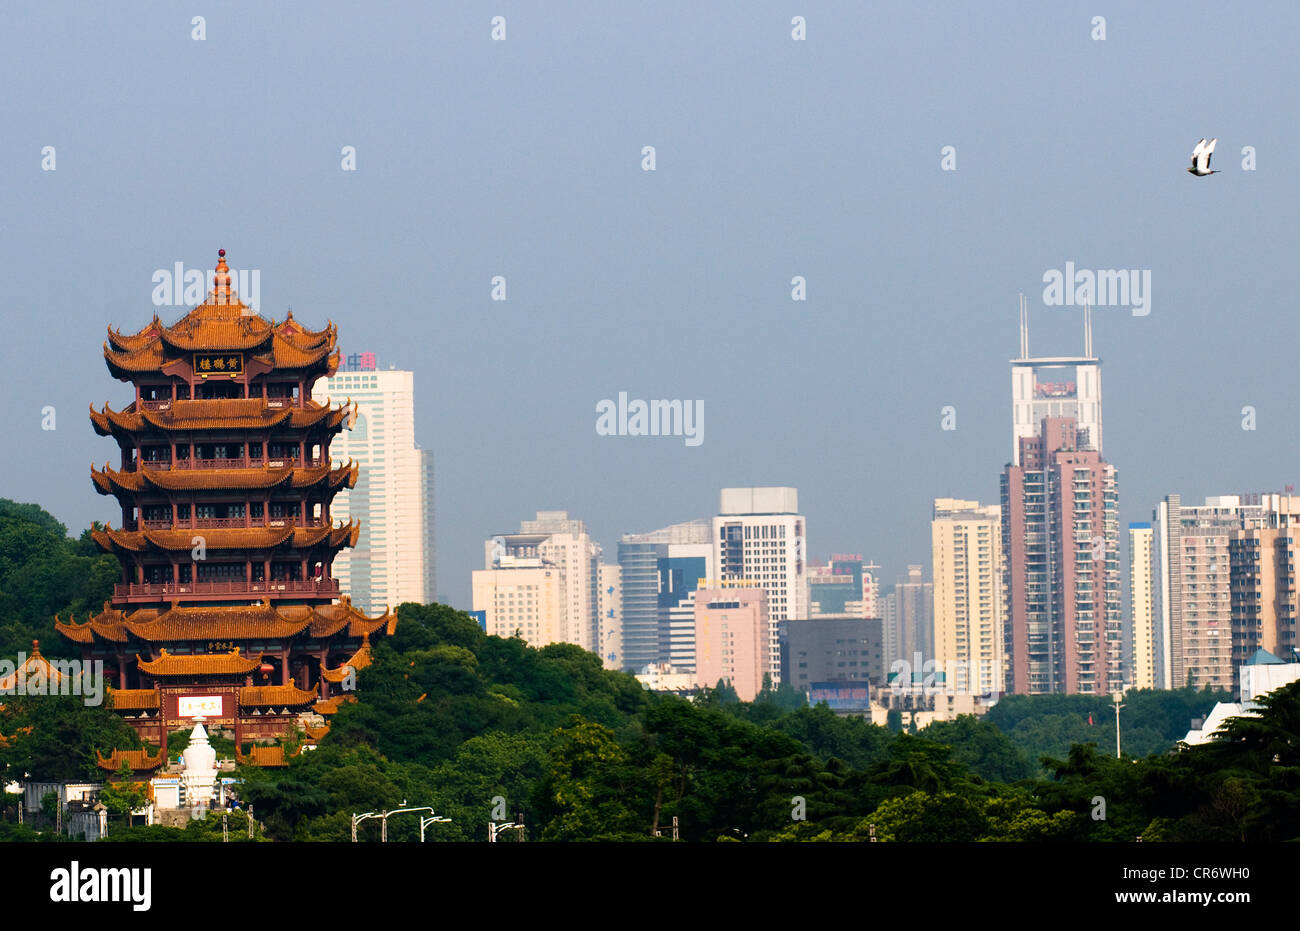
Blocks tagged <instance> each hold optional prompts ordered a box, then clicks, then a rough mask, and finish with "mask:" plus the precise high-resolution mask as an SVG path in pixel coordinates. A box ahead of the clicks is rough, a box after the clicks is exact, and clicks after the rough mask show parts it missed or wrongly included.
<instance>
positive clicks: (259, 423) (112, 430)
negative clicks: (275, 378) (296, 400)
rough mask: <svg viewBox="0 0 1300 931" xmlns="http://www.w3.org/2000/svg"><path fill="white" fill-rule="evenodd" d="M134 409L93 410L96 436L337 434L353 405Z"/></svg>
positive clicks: (260, 403)
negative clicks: (313, 430) (311, 430)
mask: <svg viewBox="0 0 1300 931" xmlns="http://www.w3.org/2000/svg"><path fill="white" fill-rule="evenodd" d="M136 408H137V405H136V404H135V402H132V403H131V404H130V405H129V406H128V407H127V408H126V409H125V410H121V411H115V410H112V409H110V408H109V406H108V405H107V404H105V405H104V406H103V407H102V408H100V409H99V410H98V411H97V410H95V407H94V405H93V404H92V405H91V407H90V422H91V424H93V425H94V428H95V432H96V433H98V434H99V435H100V436H112V435H117V436H131V435H134V434H137V433H148V432H163V433H175V432H188V433H192V432H194V431H198V430H223V431H231V430H270V429H272V428H276V427H282V428H289V429H294V430H301V429H305V428H307V427H314V426H318V425H324V426H325V427H326V428H327V429H329V430H337V429H342V428H343V426H344V425H345V424H346V425H350V424H351V423H352V422H353V421H354V420H355V418H356V412H357V404H356V402H354V401H352V399H350V398H349V399H348V400H347V401H346V402H344V403H343V404H340V405H338V406H331V404H330V403H329V401H328V399H327V401H326V403H325V404H320V403H318V402H315V401H307V402H306V403H305V404H304V406H303V407H295V406H293V405H290V404H287V403H286V404H283V405H281V404H278V403H277V402H275V401H274V400H271V399H268V398H196V399H189V400H183V401H168V402H167V406H166V407H165V408H159V409H157V410H151V409H149V408H140V409H136Z"/></svg>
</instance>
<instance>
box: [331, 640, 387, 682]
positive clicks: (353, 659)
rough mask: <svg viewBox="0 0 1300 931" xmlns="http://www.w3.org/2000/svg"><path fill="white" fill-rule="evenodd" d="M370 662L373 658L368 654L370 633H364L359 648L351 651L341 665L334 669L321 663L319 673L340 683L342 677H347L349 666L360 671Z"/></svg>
mask: <svg viewBox="0 0 1300 931" xmlns="http://www.w3.org/2000/svg"><path fill="white" fill-rule="evenodd" d="M372 662H374V660H373V659H372V658H371V655H370V634H369V633H364V634H362V635H361V649H359V650H357V652H355V653H353V654H352V656H350V657H349V658H348V659H347V661H346V662H344V663H343V665H341V666H338V667H336V668H334V669H327V668H326V667H325V666H323V665H322V666H321V670H320V674H321V677H322V678H323V679H325V680H326V681H327V682H333V683H334V684H336V685H338V684H340V683H342V682H343V680H344V679H346V678H347V676H348V671H349V667H350V668H351V670H352V671H355V672H360V671H361V670H362V669H365V668H366V667H367V666H369V665H370V664H371V663H372Z"/></svg>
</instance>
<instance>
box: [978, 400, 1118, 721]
mask: <svg viewBox="0 0 1300 931" xmlns="http://www.w3.org/2000/svg"><path fill="white" fill-rule="evenodd" d="M1088 439H1089V434H1088V433H1087V432H1086V431H1083V430H1079V429H1078V427H1077V426H1076V424H1075V422H1074V420H1073V418H1070V417H1047V418H1044V420H1043V424H1042V428H1041V434H1040V435H1039V436H1034V437H1022V438H1021V440H1020V455H1019V457H1018V459H1019V462H1020V464H1019V465H1013V464H1008V465H1007V467H1006V469H1005V470H1004V472H1003V474H1002V514H1003V517H1002V521H1003V525H1002V526H1003V530H1002V537H1003V547H1004V550H1005V552H1006V566H1007V571H1006V575H1007V593H1008V598H1007V604H1008V628H1009V634H1008V637H1007V646H1008V652H1009V653H1010V663H1009V665H1010V675H1009V677H1008V678H1009V680H1010V681H1009V684H1008V691H1010V692H1012V693H1014V694H1029V695H1040V694H1047V693H1056V692H1063V693H1067V694H1076V693H1079V694H1104V693H1107V692H1116V691H1119V690H1120V689H1122V688H1123V686H1124V671H1123V610H1122V591H1121V586H1120V578H1119V574H1120V568H1119V520H1118V509H1119V481H1118V476H1117V473H1116V471H1115V467H1114V466H1112V465H1111V464H1110V463H1108V462H1106V461H1105V460H1103V459H1102V458H1101V454H1100V453H1099V452H1098V451H1097V450H1094V449H1088V448H1086V445H1087V443H1088Z"/></svg>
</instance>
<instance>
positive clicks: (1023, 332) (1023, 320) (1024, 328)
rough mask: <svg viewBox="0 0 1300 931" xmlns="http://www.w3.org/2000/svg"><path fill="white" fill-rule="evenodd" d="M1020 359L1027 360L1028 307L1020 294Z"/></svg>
mask: <svg viewBox="0 0 1300 931" xmlns="http://www.w3.org/2000/svg"><path fill="white" fill-rule="evenodd" d="M1020 358H1022V359H1028V358H1029V305H1028V302H1027V301H1026V300H1025V294H1024V292H1023V291H1022V292H1020Z"/></svg>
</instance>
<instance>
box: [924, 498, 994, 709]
mask: <svg viewBox="0 0 1300 931" xmlns="http://www.w3.org/2000/svg"><path fill="white" fill-rule="evenodd" d="M930 544H931V557H932V562H931V566H932V570H931V571H932V578H933V585H934V663H935V670H936V672H937V673H939V672H941V673H943V675H944V682H945V684H946V687H947V688H948V689H950V690H955V691H957V692H958V693H961V694H966V693H973V694H977V695H987V694H992V693H996V692H1001V691H1002V689H1003V687H1004V683H1005V675H1006V673H1005V668H1004V658H1005V657H1004V650H1003V642H1002V639H1003V637H1004V636H1005V632H1006V608H1005V599H1004V597H1003V588H1002V587H1003V585H1004V584H1005V580H1004V578H1003V568H1004V567H1003V561H1002V511H1001V508H999V507H998V506H997V505H988V506H983V507H982V506H981V505H980V503H979V502H978V501H963V500H960V499H956V498H936V499H935V501H934V519H933V520H932V521H931V522H930Z"/></svg>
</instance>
